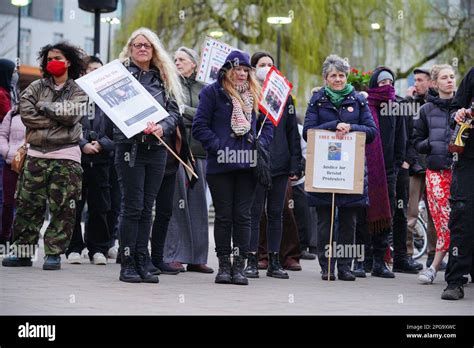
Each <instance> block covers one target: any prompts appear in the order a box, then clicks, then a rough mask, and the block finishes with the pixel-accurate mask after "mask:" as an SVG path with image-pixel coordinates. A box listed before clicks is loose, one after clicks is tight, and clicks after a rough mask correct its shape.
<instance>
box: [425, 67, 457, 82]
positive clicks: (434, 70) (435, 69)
mask: <svg viewBox="0 0 474 348" xmlns="http://www.w3.org/2000/svg"><path fill="white" fill-rule="evenodd" d="M443 69H450V70H452V71H454V68H453V67H452V66H451V65H449V64H435V65H433V66H432V67H431V71H430V76H431V80H433V81H436V80H437V79H438V77H439V73H440V72H441V70H443Z"/></svg>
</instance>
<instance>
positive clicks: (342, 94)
mask: <svg viewBox="0 0 474 348" xmlns="http://www.w3.org/2000/svg"><path fill="white" fill-rule="evenodd" d="M353 90H354V87H353V86H352V85H351V84H350V83H348V84H346V86H345V87H344V88H343V89H341V90H340V91H335V90H333V89H331V88H330V87H328V86H326V87H324V91H325V92H326V95H327V96H328V98H329V100H330V101H331V103H333V104H334V106H335V107H336V108H339V107H340V106H341V104H342V101H343V100H344V99H345V98H346V97H347V96H348V95H349V94H350V93H351V92H352V91H353Z"/></svg>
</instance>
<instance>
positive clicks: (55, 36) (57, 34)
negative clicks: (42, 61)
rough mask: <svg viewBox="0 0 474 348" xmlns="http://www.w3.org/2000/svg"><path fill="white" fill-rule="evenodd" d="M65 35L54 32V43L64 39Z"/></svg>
mask: <svg viewBox="0 0 474 348" xmlns="http://www.w3.org/2000/svg"><path fill="white" fill-rule="evenodd" d="M63 39H64V35H63V34H61V33H54V34H53V44H57V43H58V42H61V41H63Z"/></svg>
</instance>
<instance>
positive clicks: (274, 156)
mask: <svg viewBox="0 0 474 348" xmlns="http://www.w3.org/2000/svg"><path fill="white" fill-rule="evenodd" d="M251 64H252V66H253V67H255V68H256V76H257V79H258V81H259V82H260V83H261V84H263V82H264V81H265V78H266V76H267V74H268V72H269V70H270V68H271V67H272V66H273V57H272V56H270V55H269V54H268V53H265V52H257V53H255V54H254V55H253V56H252V59H251ZM261 118H262V119H263V118H264V116H263V115H261ZM270 157H271V160H272V161H271V173H272V187H271V189H269V190H266V189H265V187H263V186H262V185H261V184H257V188H256V192H255V199H254V201H253V205H252V225H251V235H250V246H249V253H248V261H247V268H246V269H245V274H246V275H247V277H249V278H258V277H259V275H258V268H257V250H258V242H259V227H260V218H261V216H262V213H263V209H264V208H265V207H266V212H267V217H268V223H267V231H266V233H267V241H268V243H267V244H268V245H267V247H268V258H269V262H268V269H267V276H269V277H274V278H280V279H288V278H289V276H288V273H287V272H285V271H284V270H283V268H282V266H281V265H280V259H279V252H280V244H281V239H282V229H283V226H282V220H283V208H284V204H285V194H286V189H287V186H288V180H292V181H295V180H298V179H299V178H300V176H301V172H302V162H301V161H302V155H301V144H300V134H299V133H298V125H297V122H296V114H295V107H294V104H293V98H292V96H291V95H290V96H289V97H288V100H287V102H286V105H285V106H284V111H283V115H282V116H281V117H280V122H279V123H278V126H276V127H275V128H274V132H273V140H272V142H271V144H270Z"/></svg>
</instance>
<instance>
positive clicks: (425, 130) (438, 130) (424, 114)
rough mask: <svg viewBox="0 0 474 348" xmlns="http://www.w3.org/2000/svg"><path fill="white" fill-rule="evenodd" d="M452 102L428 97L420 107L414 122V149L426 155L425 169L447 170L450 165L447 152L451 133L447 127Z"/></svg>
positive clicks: (450, 159)
mask: <svg viewBox="0 0 474 348" xmlns="http://www.w3.org/2000/svg"><path fill="white" fill-rule="evenodd" d="M452 100H453V99H441V98H440V97H433V96H431V95H428V97H427V101H428V102H427V103H426V104H425V105H423V106H422V107H421V109H420V117H419V118H418V119H416V120H415V129H414V143H415V148H416V150H417V151H418V152H420V153H424V154H426V155H427V156H426V162H427V168H428V169H431V170H441V169H447V168H450V167H451V164H452V158H451V156H450V154H449V152H448V144H449V139H450V138H451V133H452V130H451V128H450V127H449V118H450V113H451V111H452V105H451V103H452Z"/></svg>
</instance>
